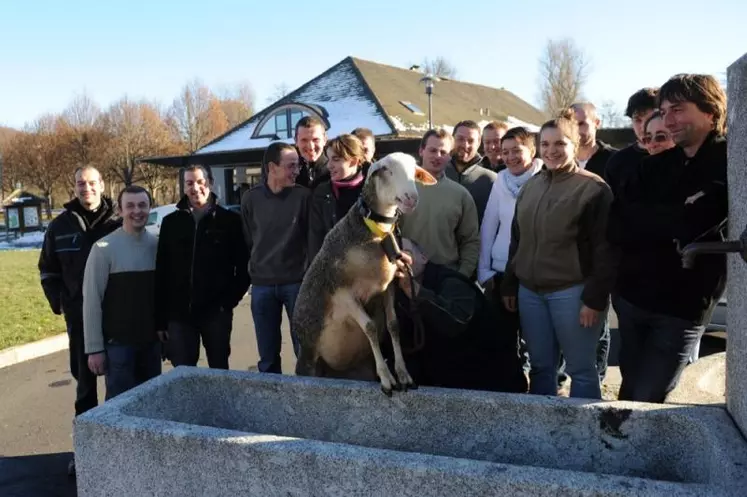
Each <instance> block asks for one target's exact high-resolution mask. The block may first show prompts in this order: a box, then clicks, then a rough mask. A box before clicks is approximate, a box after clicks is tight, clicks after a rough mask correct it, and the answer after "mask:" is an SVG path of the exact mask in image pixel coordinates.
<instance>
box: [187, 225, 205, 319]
mask: <svg viewBox="0 0 747 497" xmlns="http://www.w3.org/2000/svg"><path fill="white" fill-rule="evenodd" d="M190 216H192V213H191V212H190ZM201 222H202V219H200V221H199V222H197V223H195V233H194V236H193V237H192V262H191V263H190V266H189V313H190V314H192V303H193V302H194V286H195V252H197V228H199V227H200V223H201Z"/></svg>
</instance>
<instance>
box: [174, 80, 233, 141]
mask: <svg viewBox="0 0 747 497" xmlns="http://www.w3.org/2000/svg"><path fill="white" fill-rule="evenodd" d="M169 117H170V120H171V123H172V125H173V126H174V127H175V130H176V133H177V134H178V136H179V137H180V139H181V141H182V143H183V144H184V148H185V151H186V152H187V153H190V154H191V153H194V152H195V151H196V150H197V149H199V148H200V147H202V146H204V145H205V144H207V143H208V142H209V141H210V140H212V139H213V138H215V137H216V136H218V135H219V134H221V133H224V132H225V131H226V130H227V129H228V122H227V120H226V115H225V113H224V112H223V110H222V109H221V106H220V102H219V101H218V99H217V97H216V96H215V95H213V93H212V92H211V91H210V89H209V88H208V87H207V86H205V85H203V84H202V82H201V81H200V80H198V79H195V80H193V81H192V82H190V83H187V84H186V85H185V86H184V88H182V92H181V94H180V95H179V98H177V99H175V100H174V103H173V104H172V106H171V109H170V111H169Z"/></svg>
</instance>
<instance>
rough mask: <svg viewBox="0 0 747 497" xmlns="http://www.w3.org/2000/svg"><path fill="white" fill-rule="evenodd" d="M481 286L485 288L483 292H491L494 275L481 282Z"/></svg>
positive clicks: (493, 286)
mask: <svg viewBox="0 0 747 497" xmlns="http://www.w3.org/2000/svg"><path fill="white" fill-rule="evenodd" d="M481 286H482V287H483V288H484V289H485V293H487V294H491V293H493V291H494V290H495V277H492V278H488V279H487V281H485V283H482V284H481Z"/></svg>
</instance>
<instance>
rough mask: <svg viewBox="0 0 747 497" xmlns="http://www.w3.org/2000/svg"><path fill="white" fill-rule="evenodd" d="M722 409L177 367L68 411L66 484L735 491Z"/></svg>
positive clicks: (276, 491)
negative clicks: (72, 463) (72, 469)
mask: <svg viewBox="0 0 747 497" xmlns="http://www.w3.org/2000/svg"><path fill="white" fill-rule="evenodd" d="M745 447H746V446H745V443H744V440H743V439H742V435H741V433H740V432H739V431H738V430H737V428H736V427H735V426H734V424H733V422H732V421H731V419H730V418H729V415H728V414H727V412H726V411H725V410H724V409H722V408H714V407H691V406H671V405H667V406H662V405H649V404H628V403H623V402H613V403H609V402H586V401H577V400H572V399H550V398H545V397H535V396H530V395H511V394H497V393H485V392H472V391H455V390H445V389H433V388H431V389H429V388H424V389H420V390H417V391H410V392H406V393H399V394H395V395H394V397H392V398H387V397H386V396H384V395H383V394H382V393H381V392H380V390H379V388H378V385H377V384H374V383H360V382H351V381H344V380H322V379H312V378H298V377H290V376H280V375H271V374H267V375H261V374H256V373H248V372H238V371H211V370H206V369H198V368H185V367H180V368H177V369H175V370H174V371H172V372H170V373H168V374H166V375H164V376H162V377H159V378H156V379H154V380H151V381H150V382H148V383H147V384H145V385H142V386H140V387H138V388H136V389H134V390H132V391H130V392H128V393H126V394H123V395H122V396H120V397H118V398H116V399H113V400H112V401H110V402H107V403H105V404H104V405H103V406H101V407H99V408H97V409H95V410H93V411H90V412H89V413H86V414H85V415H82V416H80V417H78V418H77V420H76V426H75V453H76V460H77V466H78V488H79V496H80V497H91V496H108V497H114V496H135V495H137V496H179V497H184V496H214V497H219V496H220V497H222V496H239V495H242V496H253V495H256V496H278V497H279V496H283V497H288V496H294V497H295V496H355V495H360V496H369V495H371V496H373V495H378V496H387V497H390V496H431V495H432V496H460V497H467V496H475V497H477V496H487V495H495V496H503V495H533V496H534V495H541V496H544V495H548V496H549V495H578V496H582V495H583V496H586V495H588V496H591V495H600V496H607V495H609V496H613V495H614V496H627V495H630V496H634V495H635V496H638V495H667V496H670V497H671V496H677V495H693V496H695V495H709V496H715V495H745V490H744V489H745V488H747V450H746V449H745Z"/></svg>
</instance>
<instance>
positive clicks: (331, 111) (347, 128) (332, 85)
mask: <svg viewBox="0 0 747 497" xmlns="http://www.w3.org/2000/svg"><path fill="white" fill-rule="evenodd" d="M293 102H297V103H301V104H306V105H312V106H318V107H322V108H323V109H324V110H325V111H326V112H327V120H328V121H329V123H330V128H329V129H328V130H327V136H328V137H329V138H334V137H336V136H338V135H341V134H344V133H350V132H351V131H353V130H354V129H355V128H357V127H366V128H369V129H371V131H373V133H374V135H390V134H392V132H393V130H392V128H391V126H390V124H389V123H388V122H387V120H386V118H385V117H384V115H382V114H381V112H379V110H378V108H377V107H376V105H375V104H374V102H373V100H372V99H371V97H370V94H369V93H368V91H367V89H366V88H365V86H364V85H363V83H362V82H361V80H360V79H359V78H358V75H357V72H356V70H355V68H354V67H353V65H352V64H351V63H350V62H347V63H345V64H340V65H339V66H338V67H336V68H335V69H334V70H333V71H331V72H329V73H328V74H326V75H324V76H323V77H321V78H319V79H318V80H317V81H315V82H314V83H313V84H312V85H310V86H308V87H307V88H305V89H304V90H303V91H301V92H300V93H299V94H298V95H296V96H295V97H294V98H293ZM288 103H291V102H288ZM264 117H265V115H262V114H258V115H256V116H254V117H253V118H252V120H251V121H249V122H248V123H246V124H245V125H244V126H242V127H240V128H238V129H237V130H235V131H233V132H232V133H230V134H228V135H226V136H225V137H223V138H222V139H221V140H219V141H217V142H215V143H213V144H211V145H207V146H205V147H203V148H201V149H200V150H198V151H197V152H195V154H196V155H200V154H209V153H215V152H228V151H232V150H253V149H262V148H265V147H267V146H268V145H269V144H270V143H272V141H273V140H270V139H269V138H251V136H252V133H254V130H255V127H256V125H257V123H259V122H260V121H262V119H263V118H264ZM280 141H283V142H286V143H292V142H293V139H292V138H288V139H284V140H280Z"/></svg>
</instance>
